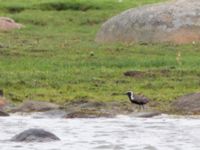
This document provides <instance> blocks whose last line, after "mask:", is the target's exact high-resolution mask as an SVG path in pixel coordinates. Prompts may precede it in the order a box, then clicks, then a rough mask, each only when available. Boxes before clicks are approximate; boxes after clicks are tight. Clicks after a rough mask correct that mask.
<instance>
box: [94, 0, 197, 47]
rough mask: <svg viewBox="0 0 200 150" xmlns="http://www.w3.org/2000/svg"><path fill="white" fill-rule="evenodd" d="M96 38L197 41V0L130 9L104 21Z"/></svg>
mask: <svg viewBox="0 0 200 150" xmlns="http://www.w3.org/2000/svg"><path fill="white" fill-rule="evenodd" d="M96 41H97V42H99V43H108V42H125V43H135V42H144V43H148V42H152V43H155V42H156V43H157V42H171V43H178V44H181V43H195V41H200V0H176V1H170V2H166V3H160V4H154V5H147V6H143V7H140V8H133V9H129V10H127V11H125V12H123V13H121V14H119V15H117V16H115V17H113V18H111V19H110V20H108V21H107V22H105V23H104V24H103V25H102V27H101V29H100V31H99V32H98V33H97V36H96Z"/></svg>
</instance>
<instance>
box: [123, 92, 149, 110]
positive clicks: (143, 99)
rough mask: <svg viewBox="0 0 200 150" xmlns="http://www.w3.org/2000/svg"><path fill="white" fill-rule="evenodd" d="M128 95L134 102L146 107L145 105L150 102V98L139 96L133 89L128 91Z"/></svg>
mask: <svg viewBox="0 0 200 150" xmlns="http://www.w3.org/2000/svg"><path fill="white" fill-rule="evenodd" d="M126 95H128V98H129V100H130V101H131V103H133V104H137V105H139V106H140V107H142V108H143V109H144V105H145V104H147V103H148V102H149V99H148V98H146V97H144V96H137V95H135V94H134V93H133V92H132V91H128V92H127V93H126Z"/></svg>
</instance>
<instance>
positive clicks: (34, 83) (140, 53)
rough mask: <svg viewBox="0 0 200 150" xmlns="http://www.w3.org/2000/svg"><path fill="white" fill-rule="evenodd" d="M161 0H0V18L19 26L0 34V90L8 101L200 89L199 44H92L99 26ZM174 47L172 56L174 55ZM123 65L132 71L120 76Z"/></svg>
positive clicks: (157, 95)
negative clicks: (119, 14) (132, 91)
mask: <svg viewBox="0 0 200 150" xmlns="http://www.w3.org/2000/svg"><path fill="white" fill-rule="evenodd" d="M160 1H162V0H140V1H137V0H124V1H123V2H122V3H119V2H118V1H117V0H93V1H91V0H12V1H5V0H0V16H8V17H11V18H13V19H15V20H16V21H17V22H20V23H22V24H24V25H25V26H26V28H23V29H21V30H17V31H12V32H0V88H2V89H4V90H5V94H6V97H7V98H9V99H11V100H13V101H14V102H20V101H22V100H24V99H33V100H47V101H52V102H57V103H63V102H66V101H70V100H76V99H90V100H98V101H122V100H127V98H126V97H125V96H123V95H120V94H119V93H123V92H125V91H127V90H130V89H131V90H134V91H135V93H137V94H144V95H145V96H147V97H150V98H151V99H154V100H155V101H160V102H163V104H164V102H167V103H168V102H170V101H171V100H172V99H174V98H176V97H177V96H180V95H183V94H186V93H191V92H197V91H199V90H200V69H199V66H200V61H199V57H200V45H199V44H191V45H172V44H143V43H141V44H129V45H128V44H119V43H118V44H111V45H100V44H97V43H95V42H94V38H95V35H96V33H97V31H98V29H99V28H100V26H101V24H102V23H103V22H104V21H106V20H107V19H108V18H110V17H111V16H114V15H116V14H118V13H120V12H121V11H123V10H126V9H128V8H131V7H136V6H140V5H144V4H147V3H155V2H160ZM179 53H180V56H179V58H177V56H178V54H179ZM127 71H139V72H138V74H139V75H135V76H133V77H128V76H125V75H124V73H125V72H127Z"/></svg>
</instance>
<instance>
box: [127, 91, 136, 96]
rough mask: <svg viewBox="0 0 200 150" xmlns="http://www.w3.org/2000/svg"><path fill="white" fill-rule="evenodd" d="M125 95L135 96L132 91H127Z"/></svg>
mask: <svg viewBox="0 0 200 150" xmlns="http://www.w3.org/2000/svg"><path fill="white" fill-rule="evenodd" d="M125 95H128V97H132V96H133V95H134V94H133V92H132V91H127V92H126V94H125Z"/></svg>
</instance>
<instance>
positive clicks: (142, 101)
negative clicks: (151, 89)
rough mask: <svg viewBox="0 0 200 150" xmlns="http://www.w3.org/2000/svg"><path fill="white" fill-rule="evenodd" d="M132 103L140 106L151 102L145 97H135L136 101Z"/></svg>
mask: <svg viewBox="0 0 200 150" xmlns="http://www.w3.org/2000/svg"><path fill="white" fill-rule="evenodd" d="M131 102H132V103H134V104H138V105H144V104H146V103H148V102H149V100H148V99H147V98H145V97H135V99H134V100H131Z"/></svg>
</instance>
